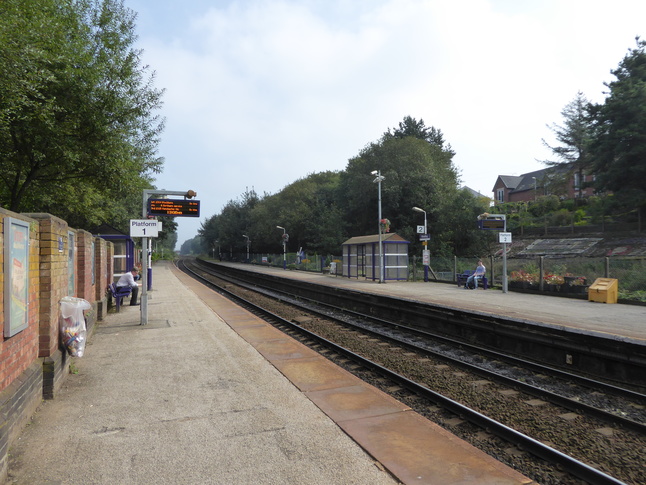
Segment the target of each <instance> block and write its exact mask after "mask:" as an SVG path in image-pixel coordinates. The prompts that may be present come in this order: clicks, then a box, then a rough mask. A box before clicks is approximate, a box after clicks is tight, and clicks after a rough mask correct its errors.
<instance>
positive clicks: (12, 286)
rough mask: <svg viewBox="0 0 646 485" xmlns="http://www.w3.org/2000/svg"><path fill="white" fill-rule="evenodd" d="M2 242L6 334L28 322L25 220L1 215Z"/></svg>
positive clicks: (25, 326) (16, 331) (27, 229)
mask: <svg viewBox="0 0 646 485" xmlns="http://www.w3.org/2000/svg"><path fill="white" fill-rule="evenodd" d="M4 242H5V252H4V266H5V267H4V274H5V279H4V301H5V305H7V304H8V307H9V308H6V307H5V323H4V336H5V338H6V337H11V336H12V335H16V334H17V333H18V332H21V331H22V330H24V329H26V328H27V326H28V324H29V313H28V308H29V223H28V222H25V221H21V220H20V219H15V218H13V217H7V218H5V219H4ZM7 310H8V311H7Z"/></svg>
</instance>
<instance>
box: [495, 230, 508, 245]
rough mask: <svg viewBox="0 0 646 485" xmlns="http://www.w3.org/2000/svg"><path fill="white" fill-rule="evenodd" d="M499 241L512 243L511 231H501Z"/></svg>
mask: <svg viewBox="0 0 646 485" xmlns="http://www.w3.org/2000/svg"><path fill="white" fill-rule="evenodd" d="M498 242H499V243H500V244H511V232H499V233H498Z"/></svg>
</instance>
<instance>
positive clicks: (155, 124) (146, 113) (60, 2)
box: [0, 0, 163, 229]
mask: <svg viewBox="0 0 646 485" xmlns="http://www.w3.org/2000/svg"><path fill="white" fill-rule="evenodd" d="M134 19H135V15H134V13H133V12H132V11H130V10H128V9H127V8H125V7H124V6H123V1H122V0H34V1H30V2H24V1H21V0H4V1H3V2H2V3H0V204H1V205H3V206H5V207H7V208H8V209H10V210H13V211H17V212H29V211H37V212H51V213H52V214H55V215H57V216H59V217H62V218H64V219H66V220H67V221H68V222H69V223H70V224H73V225H75V226H76V227H79V228H85V229H91V228H92V227H94V226H96V225H98V224H100V223H101V222H105V221H108V220H109V221H111V223H113V224H114V223H115V220H117V221H118V220H122V219H124V218H127V217H128V214H125V211H124V205H127V204H128V200H129V199H132V200H136V199H137V198H140V196H141V195H140V194H141V190H143V189H145V188H151V178H150V177H151V176H152V174H153V173H156V172H159V171H160V170H161V167H162V164H163V159H161V158H159V157H158V156H157V145H158V142H159V138H158V137H159V134H160V133H161V130H162V129H163V120H161V119H160V118H158V117H157V116H156V115H155V114H154V112H155V110H157V109H158V108H159V107H160V105H161V95H162V91H160V90H157V89H155V88H154V86H153V80H154V76H153V75H152V74H149V73H148V68H147V67H145V66H141V63H140V52H139V51H137V50H135V49H134V48H133V45H134V42H135V39H136V37H135V33H134ZM137 213H138V211H137V212H134V213H131V215H134V214H137Z"/></svg>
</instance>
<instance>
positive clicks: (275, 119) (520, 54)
mask: <svg viewBox="0 0 646 485" xmlns="http://www.w3.org/2000/svg"><path fill="white" fill-rule="evenodd" d="M124 4H125V6H126V7H128V8H130V9H131V10H133V11H134V12H136V14H137V20H136V24H137V26H136V32H137V34H138V37H139V38H138V41H137V45H136V47H137V48H139V49H142V50H143V53H142V58H141V60H142V64H145V65H148V66H149V68H150V71H151V72H152V71H154V72H155V81H154V85H155V87H157V88H159V89H164V90H165V94H164V96H163V102H164V105H163V108H162V110H161V112H160V113H159V114H160V115H161V116H163V117H165V119H166V128H165V130H164V133H163V134H162V139H161V143H160V146H159V155H160V156H162V157H164V159H165V164H164V170H163V173H161V174H159V175H157V176H156V180H155V185H156V187H157V188H159V189H163V190H170V191H184V190H194V191H195V192H197V199H198V200H200V211H201V212H200V217H199V218H193V217H178V218H177V219H176V221H177V222H178V245H177V247H176V249H179V248H180V246H181V244H182V243H183V242H184V241H186V240H187V239H191V238H193V237H195V236H196V235H197V231H198V229H199V228H200V226H201V224H202V223H203V222H204V221H205V220H206V219H208V218H210V217H211V216H213V215H215V214H219V213H220V212H221V210H222V208H223V207H224V206H225V205H226V204H227V203H228V202H229V201H232V200H239V199H240V198H241V197H242V195H243V194H244V193H245V192H246V191H247V190H255V192H256V193H257V194H258V195H259V196H263V195H264V194H275V193H277V192H279V191H280V190H281V189H282V188H284V187H285V186H287V185H289V184H291V183H293V182H295V181H296V180H298V179H302V178H305V177H307V176H308V175H310V174H312V173H317V172H323V171H328V170H332V171H341V170H344V169H345V168H346V166H347V163H348V160H349V159H351V158H353V157H355V156H357V155H358V154H359V152H360V151H361V150H362V149H363V148H364V147H365V146H366V145H368V144H369V143H372V142H376V141H378V140H379V138H380V137H381V136H382V135H383V133H384V132H386V131H387V130H388V129H389V128H391V129H392V128H395V127H397V126H398V124H399V122H401V121H402V120H403V119H404V117H406V116H411V117H413V118H415V119H417V120H420V119H421V120H423V121H424V123H425V125H426V126H427V127H430V126H433V127H435V128H437V129H439V130H441V131H442V133H443V135H444V139H445V141H446V142H447V143H449V144H450V145H451V147H452V148H453V150H454V151H455V157H454V159H453V160H454V164H455V166H456V167H457V169H458V171H459V173H460V179H461V184H462V185H466V186H468V187H470V188H472V189H474V190H477V191H479V192H481V193H483V194H485V195H488V196H490V197H492V196H493V194H492V189H493V186H494V184H495V182H496V179H497V177H498V175H520V174H523V173H527V172H531V171H534V170H540V169H542V168H545V165H543V164H542V163H541V161H542V160H546V159H549V158H550V156H551V153H550V151H549V149H547V148H546V147H545V145H544V143H543V140H545V141H546V142H547V143H548V144H550V145H552V146H554V145H557V143H556V141H555V140H554V134H553V131H552V130H551V129H550V126H553V125H554V124H557V125H560V124H562V123H563V118H562V115H561V112H562V110H563V108H565V106H566V105H567V104H568V103H570V102H571V101H572V100H574V98H575V97H576V95H577V93H578V92H582V93H583V94H584V95H585V96H586V98H587V99H588V100H589V101H592V102H595V103H602V102H603V100H604V99H605V96H606V94H605V93H606V92H607V88H606V86H605V84H604V83H608V82H611V81H613V80H614V76H612V74H611V70H613V69H615V68H617V66H618V65H619V63H620V62H621V60H622V59H623V58H624V56H625V55H626V54H627V53H628V50H629V49H630V48H634V47H635V46H636V43H635V37H637V36H641V37H646V22H645V21H644V19H646V2H644V1H643V0H614V1H613V2H608V1H607V0H603V1H601V0H554V1H553V0H210V1H209V0H190V1H186V2H184V1H179V0H124ZM377 169H379V167H375V170H377ZM384 183H388V181H387V180H386V181H384ZM280 222H281V221H278V220H277V221H276V224H277V225H280ZM241 238H242V235H241Z"/></svg>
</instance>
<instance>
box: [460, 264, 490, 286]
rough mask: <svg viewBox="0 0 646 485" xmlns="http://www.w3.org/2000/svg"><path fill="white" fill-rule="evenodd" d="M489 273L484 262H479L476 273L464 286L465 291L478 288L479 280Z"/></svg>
mask: <svg viewBox="0 0 646 485" xmlns="http://www.w3.org/2000/svg"><path fill="white" fill-rule="evenodd" d="M486 272H487V268H485V265H484V264H482V260H481V259H479V260H478V266H477V267H476V270H475V272H474V273H473V274H472V275H471V276H469V277H468V278H467V282H466V284H465V285H464V289H465V290H475V289H476V288H477V287H478V280H477V279H478V278H482V277H483V276H484V275H485V273H486Z"/></svg>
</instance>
